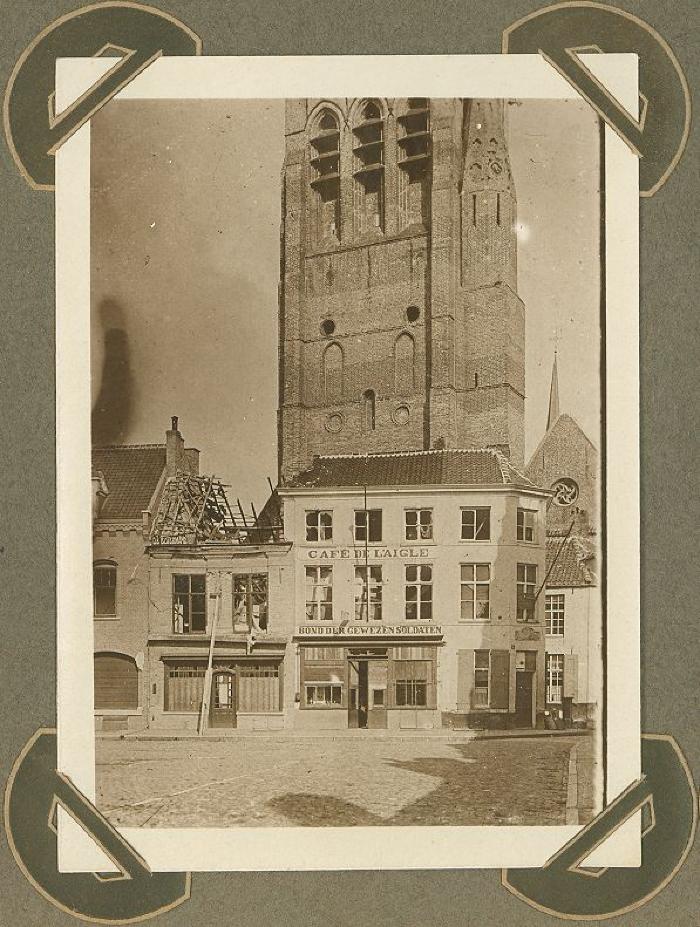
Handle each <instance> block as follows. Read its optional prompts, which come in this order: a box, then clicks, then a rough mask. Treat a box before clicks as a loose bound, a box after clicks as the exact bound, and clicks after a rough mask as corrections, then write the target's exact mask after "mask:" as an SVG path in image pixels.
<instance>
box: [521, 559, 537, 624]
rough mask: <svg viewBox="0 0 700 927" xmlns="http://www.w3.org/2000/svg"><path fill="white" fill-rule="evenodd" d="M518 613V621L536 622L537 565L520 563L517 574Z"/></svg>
mask: <svg viewBox="0 0 700 927" xmlns="http://www.w3.org/2000/svg"><path fill="white" fill-rule="evenodd" d="M516 586H517V612H516V617H517V619H518V621H534V620H535V587H536V586H537V565H536V564H534V563H519V564H518V573H517V583H516Z"/></svg>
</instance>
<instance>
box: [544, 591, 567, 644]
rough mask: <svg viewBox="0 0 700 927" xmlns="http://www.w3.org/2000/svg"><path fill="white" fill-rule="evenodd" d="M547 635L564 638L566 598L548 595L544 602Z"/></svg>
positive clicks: (559, 595)
mask: <svg viewBox="0 0 700 927" xmlns="http://www.w3.org/2000/svg"><path fill="white" fill-rule="evenodd" d="M544 615H545V621H546V631H545V633H546V634H549V635H551V636H553V637H563V636H564V596H563V595H562V594H559V593H558V594H556V595H548V596H547V597H546V598H545V602H544Z"/></svg>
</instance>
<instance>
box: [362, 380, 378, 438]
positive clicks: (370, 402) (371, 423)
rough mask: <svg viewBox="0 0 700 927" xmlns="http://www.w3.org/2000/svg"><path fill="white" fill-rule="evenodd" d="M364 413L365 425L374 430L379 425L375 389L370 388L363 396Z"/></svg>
mask: <svg viewBox="0 0 700 927" xmlns="http://www.w3.org/2000/svg"><path fill="white" fill-rule="evenodd" d="M362 414H363V417H364V425H365V429H366V430H367V431H374V429H375V428H376V425H377V421H376V397H375V395H374V390H373V389H368V390H366V391H365V393H364V395H363V396H362Z"/></svg>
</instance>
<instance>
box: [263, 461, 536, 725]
mask: <svg viewBox="0 0 700 927" xmlns="http://www.w3.org/2000/svg"><path fill="white" fill-rule="evenodd" d="M278 492H279V498H280V501H281V505H282V510H283V522H284V536H285V540H286V541H288V542H291V548H290V557H291V569H290V570H289V571H288V575H289V578H290V581H291V582H292V585H293V589H291V590H290V591H291V592H292V593H293V599H294V602H295V607H294V612H293V614H294V625H293V626H291V627H288V628H287V629H286V633H287V635H288V639H289V642H290V646H289V648H288V655H287V657H286V666H287V669H286V672H287V674H288V675H289V674H290V673H292V672H293V678H294V687H293V690H294V696H293V701H292V702H291V703H288V704H287V705H286V707H285V719H286V725H287V726H292V727H294V728H296V729H299V730H318V729H343V728H360V729H381V728H384V729H388V730H395V731H399V730H408V729H427V728H439V727H443V726H448V727H498V728H505V727H534V726H535V725H537V724H538V723H539V724H541V723H542V718H543V712H544V694H545V686H544V679H545V665H544V596H543V595H540V592H541V590H542V586H543V583H544V580H545V542H546V535H545V515H546V504H547V500H548V498H549V495H550V493H549V492H548V491H546V490H542V489H540V488H538V487H536V486H535V485H534V484H532V483H531V482H530V481H529V480H528V479H527V478H526V477H525V476H524V475H523V474H522V473H520V472H519V471H518V470H516V469H515V468H514V467H513V466H511V464H510V463H509V461H508V459H507V458H506V457H505V456H504V455H503V454H502V453H500V452H499V451H498V450H494V449H490V448H485V449H470V450H454V449H449V450H447V449H442V450H429V451H407V452H398V453H383V454H366V455H352V454H348V455H335V456H318V457H315V458H314V461H313V464H312V466H311V467H310V468H309V469H307V470H306V471H304V472H302V473H300V474H298V475H297V476H296V477H294V478H292V479H291V480H289V481H288V482H287V483H286V484H283V485H281V486H280V487H279V490H278ZM292 660H293V667H292V666H290V663H291V662H292Z"/></svg>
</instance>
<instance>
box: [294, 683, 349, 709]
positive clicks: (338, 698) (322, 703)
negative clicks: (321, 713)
mask: <svg viewBox="0 0 700 927" xmlns="http://www.w3.org/2000/svg"><path fill="white" fill-rule="evenodd" d="M304 689H305V703H306V705H307V707H308V708H336V707H340V706H341V705H342V703H343V687H342V686H333V685H325V684H321V683H306V685H305V686H304Z"/></svg>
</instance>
